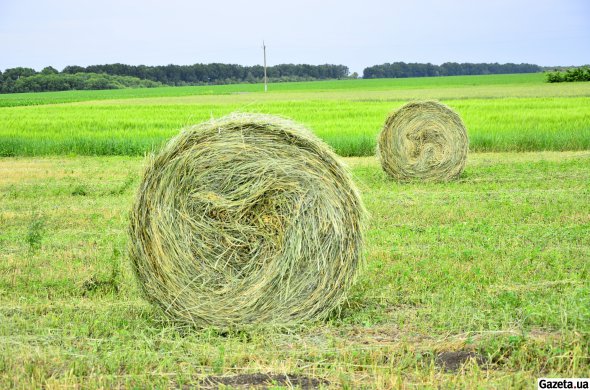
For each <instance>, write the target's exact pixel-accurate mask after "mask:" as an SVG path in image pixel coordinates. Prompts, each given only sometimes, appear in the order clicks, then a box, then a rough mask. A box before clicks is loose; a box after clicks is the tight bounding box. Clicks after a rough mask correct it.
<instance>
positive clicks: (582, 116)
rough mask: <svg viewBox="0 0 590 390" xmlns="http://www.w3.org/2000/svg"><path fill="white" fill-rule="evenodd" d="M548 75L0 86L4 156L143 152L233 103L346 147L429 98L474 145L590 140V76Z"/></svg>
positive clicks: (367, 147) (366, 148) (562, 146)
mask: <svg viewBox="0 0 590 390" xmlns="http://www.w3.org/2000/svg"><path fill="white" fill-rule="evenodd" d="M542 76H543V75H540V74H532V75H500V76H460V77H440V78H423V79H397V80H396V79H393V80H343V81H327V82H315V83H313V82H310V83H283V84H276V85H271V87H270V89H271V92H268V93H266V94H265V93H263V92H254V91H255V90H260V85H254V84H242V85H226V86H207V87H178V88H173V87H167V88H153V89H135V90H132V89H130V90H114V91H74V92H64V93H39V94H19V95H18V96H17V95H0V156H37V155H52V154H61V155H68V154H78V155H143V154H144V153H145V152H146V151H149V150H151V149H153V148H157V147H158V146H159V145H161V144H162V142H164V141H165V140H166V139H169V138H170V137H171V136H172V135H174V134H176V133H177V132H178V130H179V128H181V127H183V126H188V125H190V124H194V123H198V122H201V121H203V120H207V119H209V118H211V117H220V116H223V115H225V114H228V113H230V112H233V111H243V112H262V113H270V114H277V115H283V116H287V117H290V118H293V119H295V120H297V121H299V122H301V123H304V124H305V125H307V126H309V127H310V128H311V129H312V130H313V131H315V132H316V134H318V135H319V136H320V137H321V138H323V139H324V140H325V141H327V142H328V143H329V144H330V145H331V146H332V147H333V148H334V149H335V150H336V152H337V153H339V154H340V155H342V156H368V155H373V154H374V148H375V138H376V134H377V133H378V132H379V130H380V128H381V126H382V124H383V122H384V120H385V117H386V115H387V114H388V113H389V112H390V111H392V110H393V109H395V108H397V107H399V106H401V105H402V104H403V103H404V102H406V101H408V100H415V99H432V98H434V99H440V100H442V101H443V102H444V103H446V104H448V105H449V106H450V107H452V108H453V109H455V110H456V111H457V112H458V113H459V114H460V115H461V116H462V118H463V119H464V121H465V124H466V126H467V129H468V133H469V137H470V150H471V151H535V150H558V151H559V150H585V149H588V148H590V83H568V84H567V85H566V84H565V83H564V84H547V83H544V82H543V77H542ZM96 99H99V100H96ZM77 100H79V101H78V102H75V103H62V104H56V103H60V102H63V101H77ZM27 104H29V105H27ZM11 105H13V106H11ZM2 106H4V107H2Z"/></svg>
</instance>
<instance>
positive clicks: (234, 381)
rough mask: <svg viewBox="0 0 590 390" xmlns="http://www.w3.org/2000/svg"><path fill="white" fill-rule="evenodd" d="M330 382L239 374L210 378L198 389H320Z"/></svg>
mask: <svg viewBox="0 0 590 390" xmlns="http://www.w3.org/2000/svg"><path fill="white" fill-rule="evenodd" d="M327 385H329V382H328V381H326V380H324V379H318V378H311V377H306V376H303V375H284V374H263V373H256V374H239V375H232V376H210V377H207V378H205V379H204V380H202V381H201V382H200V383H199V385H198V388H201V389H218V388H220V387H223V386H227V387H230V388H232V389H233V388H235V389H251V388H255V389H268V388H271V387H275V386H285V387H288V388H293V387H296V388H300V389H319V388H320V386H323V387H325V386H327Z"/></svg>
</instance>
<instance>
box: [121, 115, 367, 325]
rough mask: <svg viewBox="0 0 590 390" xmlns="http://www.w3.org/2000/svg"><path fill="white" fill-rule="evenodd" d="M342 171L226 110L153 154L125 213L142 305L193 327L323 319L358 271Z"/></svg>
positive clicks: (320, 153) (300, 136)
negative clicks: (226, 113) (145, 301)
mask: <svg viewBox="0 0 590 390" xmlns="http://www.w3.org/2000/svg"><path fill="white" fill-rule="evenodd" d="M364 217H365V210H364V208H363V205H362V202H361V199H360V196H359V193H358V191H357V189H356V187H355V185H354V184H353V182H352V179H351V175H350V174H349V172H348V171H347V169H346V168H345V167H344V166H343V165H342V164H341V163H340V162H339V160H338V158H337V156H336V155H335V154H334V153H333V152H332V151H331V150H330V149H329V148H328V147H327V146H326V145H325V144H324V143H323V142H321V141H320V140H319V139H318V138H317V137H315V136H314V135H313V134H312V133H311V132H309V131H308V130H306V129H305V128H304V127H302V126H300V125H298V124H296V123H294V122H291V121H289V120H286V119H281V118H277V117H273V116H268V115H252V114H233V115H230V116H227V117H224V118H221V119H219V120H211V121H209V122H205V123H202V124H200V125H196V126H194V127H192V128H188V129H186V130H184V131H183V132H181V133H180V134H179V135H178V136H176V137H175V138H173V139H172V140H171V141H169V142H168V144H167V145H166V146H165V147H164V148H163V149H162V150H161V151H160V152H159V153H158V154H157V155H155V156H151V158H150V160H149V162H148V164H147V167H146V169H145V172H144V174H143V181H142V183H141V185H140V187H139V190H138V192H137V196H136V199H135V204H134V206H133V209H132V211H131V215H130V228H129V234H130V258H131V260H132V264H133V268H134V270H135V273H136V276H137V278H138V280H139V282H140V283H139V284H140V286H141V287H142V289H143V292H144V294H145V296H146V297H147V299H148V300H149V301H151V302H153V303H155V304H157V305H158V306H160V307H161V308H162V309H163V311H164V312H165V313H166V314H167V315H168V316H169V317H170V318H172V319H173V320H174V321H176V322H178V323H181V324H190V325H192V326H195V327H208V326H212V327H218V328H235V327H239V326H243V325H246V324H261V323H266V324H277V325H278V324H280V325H288V324H294V323H297V322H301V321H306V320H315V319H321V318H324V317H326V316H327V315H328V314H329V313H330V312H331V311H332V310H333V309H334V308H335V307H336V306H337V305H338V304H339V303H340V302H341V301H342V299H343V298H344V296H345V293H346V292H347V290H348V289H349V287H350V286H351V284H352V283H353V281H354V280H355V278H356V275H357V273H358V270H359V267H360V266H361V265H362V260H361V259H362V257H361V249H362V239H363V237H362V225H363V221H364Z"/></svg>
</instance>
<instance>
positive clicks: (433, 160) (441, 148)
mask: <svg viewBox="0 0 590 390" xmlns="http://www.w3.org/2000/svg"><path fill="white" fill-rule="evenodd" d="M468 147H469V141H468V139H467V131H466V130H465V125H463V122H462V121H461V118H459V115H457V114H456V113H455V112H454V111H453V110H452V109H450V108H449V107H447V106H445V105H444V104H441V103H438V102H435V101H424V102H411V103H408V104H406V105H404V106H403V107H401V108H400V109H398V110H397V111H395V112H394V113H392V114H390V115H389V116H388V117H387V120H386V121H385V125H384V126H383V130H381V133H380V134H379V140H378V152H377V154H378V157H379V160H380V161H381V166H382V167H383V170H384V171H385V172H386V173H387V174H388V175H389V176H391V177H392V178H394V179H396V180H399V181H407V180H415V179H417V180H424V181H449V180H454V179H456V178H458V177H459V176H460V175H461V172H463V169H464V168H465V160H466V158H467V149H468Z"/></svg>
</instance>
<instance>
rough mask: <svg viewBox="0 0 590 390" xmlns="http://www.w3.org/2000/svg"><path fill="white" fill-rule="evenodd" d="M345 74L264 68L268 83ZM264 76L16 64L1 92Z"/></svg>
mask: <svg viewBox="0 0 590 390" xmlns="http://www.w3.org/2000/svg"><path fill="white" fill-rule="evenodd" d="M348 73H349V71H348V67H346V66H344V65H330V64H325V65H308V64H297V65H295V64H281V65H275V66H270V67H268V68H267V77H268V79H269V81H270V82H279V81H311V80H328V79H343V78H347V77H348ZM263 79H264V68H263V67H262V66H261V65H254V66H242V65H236V64H219V63H213V64H194V65H165V66H146V65H126V64H106V65H90V66H87V67H82V66H77V65H73V66H66V67H65V68H64V69H63V70H62V71H61V72H59V71H58V70H57V69H55V68H53V67H51V66H48V67H46V68H44V69H43V70H42V71H41V72H37V71H36V70H35V69H32V68H24V67H17V68H11V69H6V70H5V71H4V72H0V93H14V92H40V91H63V90H72V89H112V88H133V87H155V86H160V85H173V86H180V85H205V84H233V83H259V82H262V81H263Z"/></svg>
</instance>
